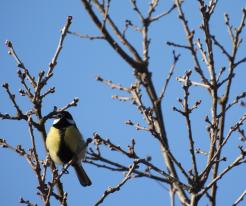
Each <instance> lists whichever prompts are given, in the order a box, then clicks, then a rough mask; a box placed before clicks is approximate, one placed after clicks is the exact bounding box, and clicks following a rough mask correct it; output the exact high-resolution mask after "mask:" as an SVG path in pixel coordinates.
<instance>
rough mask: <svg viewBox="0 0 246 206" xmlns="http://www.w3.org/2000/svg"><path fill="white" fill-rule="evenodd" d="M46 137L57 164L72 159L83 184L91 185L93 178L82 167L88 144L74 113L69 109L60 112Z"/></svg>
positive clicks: (49, 149)
mask: <svg viewBox="0 0 246 206" xmlns="http://www.w3.org/2000/svg"><path fill="white" fill-rule="evenodd" d="M54 118H55V120H54V122H53V125H52V127H51V128H50V130H49V133H48V135H47V138H46V147H47V149H48V151H49V154H50V157H51V159H52V160H53V161H54V162H55V163H57V164H67V163H68V162H70V161H71V160H72V166H73V168H74V169H75V172H76V174H77V176H78V179H79V182H80V184H81V185H83V186H89V185H91V180H90V178H89V177H88V176H87V174H86V172H85V170H84V169H83V167H82V164H81V160H82V159H84V157H85V153H86V147H87V144H86V143H85V141H84V139H83V137H82V135H81V133H80V132H79V130H78V128H77V126H76V124H75V122H74V120H73V117H72V115H71V114H70V113H69V112H67V111H62V112H59V113H58V114H57V115H55V116H54Z"/></svg>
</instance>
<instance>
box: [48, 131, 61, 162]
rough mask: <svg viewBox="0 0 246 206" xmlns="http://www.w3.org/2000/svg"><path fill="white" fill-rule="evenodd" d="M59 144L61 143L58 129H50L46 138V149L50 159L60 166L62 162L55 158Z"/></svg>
mask: <svg viewBox="0 0 246 206" xmlns="http://www.w3.org/2000/svg"><path fill="white" fill-rule="evenodd" d="M60 143H61V135H60V131H59V129H56V128H55V127H51V128H50V131H49V133H48V135H47V138H46V147H47V149H48V151H49V153H50V157H51V159H52V160H53V161H54V162H55V163H57V164H62V161H61V160H60V158H59V157H58V156H57V154H58V151H59V147H60Z"/></svg>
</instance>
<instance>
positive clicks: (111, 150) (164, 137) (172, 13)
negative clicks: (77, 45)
mask: <svg viewBox="0 0 246 206" xmlns="http://www.w3.org/2000/svg"><path fill="white" fill-rule="evenodd" d="M81 3H82V4H83V6H84V11H86V13H87V14H88V16H89V17H90V18H91V25H95V27H96V28H97V34H98V35H90V34H85V35H84V34H79V33H78V32H73V31H72V30H71V29H70V26H71V23H72V17H71V16H68V17H67V20H66V23H65V25H64V26H63V28H62V31H61V36H60V40H59V43H58V47H57V49H56V51H55V54H54V55H53V58H52V60H51V61H50V63H49V66H48V69H47V70H41V71H39V72H38V75H35V74H33V72H32V70H31V69H29V68H27V67H26V66H25V64H24V63H23V62H22V60H21V58H20V57H19V55H18V54H17V52H16V51H15V47H14V46H13V44H12V42H11V41H6V46H7V49H8V52H9V54H10V55H11V56H12V57H13V58H14V60H15V61H16V63H17V66H18V68H19V70H18V72H17V74H18V77H19V80H20V83H21V89H20V90H19V94H20V95H21V96H25V97H27V99H29V102H30V103H29V105H30V104H31V106H30V107H29V108H28V109H27V110H23V109H22V105H20V104H19V103H18V102H17V100H16V96H15V94H14V93H13V92H12V90H11V88H10V85H9V84H8V83H4V84H3V88H4V89H5V91H6V93H7V94H8V97H9V100H10V101H11V102H12V104H13V106H14V109H15V111H16V115H12V114H8V113H4V112H2V111H1V112H2V113H0V116H1V118H2V119H4V120H5V119H8V120H24V121H25V122H26V123H27V126H28V131H29V135H30V137H31V148H30V149H29V150H27V149H25V148H26V147H27V146H26V145H23V144H21V145H17V146H16V147H15V146H12V144H10V143H9V140H8V139H5V138H1V141H0V144H1V146H2V147H4V148H8V149H10V150H13V151H14V152H16V153H18V154H19V155H21V156H23V157H24V158H25V159H26V160H27V162H28V163H29V164H30V166H31V168H32V170H33V172H34V173H35V175H36V178H37V181H38V186H37V191H38V196H40V197H41V200H42V203H43V204H44V205H51V204H53V202H50V201H51V199H52V198H54V200H57V202H59V204H61V205H67V195H68V198H69V195H70V193H69V191H67V193H66V192H64V191H66V188H64V187H63V184H62V180H61V177H63V176H64V174H66V173H67V170H68V168H69V166H70V165H69V164H68V165H66V166H64V167H63V168H62V169H59V170H57V168H56V166H55V165H54V163H53V162H52V161H51V160H50V159H49V156H48V155H45V156H44V153H46V152H45V145H44V141H45V138H46V133H47V132H46V124H47V121H48V120H49V119H50V118H51V117H52V115H53V114H55V113H56V112H57V111H61V110H67V109H68V108H70V107H73V106H77V104H78V99H77V98H75V99H74V100H73V101H72V102H70V103H69V104H67V105H65V106H64V107H57V106H55V107H54V109H53V110H49V111H48V112H47V111H45V110H44V109H46V108H45V100H46V98H48V96H49V95H50V94H53V93H54V92H55V88H54V87H53V86H52V87H50V88H48V89H47V88H46V85H49V84H50V82H51V79H52V78H53V77H54V74H55V72H56V70H55V68H56V66H57V61H58V59H59V56H60V55H61V50H62V48H64V40H65V38H66V36H68V35H73V36H77V37H80V38H82V39H90V40H93V41H99V40H100V41H104V42H106V43H107V44H108V45H109V47H111V48H112V51H113V52H114V53H116V54H117V55H118V56H119V57H120V58H118V59H117V61H122V62H125V63H126V64H125V65H124V66H123V67H127V68H130V69H131V71H132V77H131V78H129V80H128V81H126V82H131V83H130V84H129V85H126V86H122V85H121V84H122V82H120V84H119V83H113V81H111V80H106V79H104V78H103V77H101V76H97V78H96V79H97V81H99V82H101V83H103V84H106V85H107V86H109V87H110V88H112V89H116V90H119V92H117V95H115V96H113V98H114V99H116V100H119V101H122V102H130V103H132V105H133V106H135V108H136V110H137V111H138V113H139V114H140V115H141V117H142V119H140V118H138V117H137V114H136V116H130V117H129V120H127V121H126V122H125V124H127V125H129V126H132V127H133V128H135V129H136V130H137V131H138V132H137V133H136V135H137V136H142V135H143V133H146V134H144V135H146V137H147V138H148V141H150V142H155V144H158V145H159V147H160V153H159V154H158V155H159V156H160V155H161V156H162V157H163V159H162V161H163V163H164V164H162V165H161V164H160V163H159V162H156V161H155V159H153V156H154V155H153V154H154V153H155V152H156V151H148V152H146V151H145V150H146V145H145V147H144V146H143V144H142V141H144V140H142V138H139V137H136V138H131V139H130V140H129V139H127V142H128V147H127V149H125V145H120V146H119V143H118V142H117V141H114V138H110V139H107V138H104V137H103V136H104V134H103V132H95V133H94V134H93V137H92V140H93V142H92V143H89V142H90V141H88V144H89V145H88V154H87V158H86V159H85V162H86V163H88V164H91V165H94V166H96V167H95V168H93V169H94V170H99V169H101V168H104V169H107V170H109V171H110V173H107V175H108V176H109V175H111V173H115V172H118V173H120V174H121V173H122V172H123V173H124V176H123V177H122V179H121V180H120V181H119V182H118V183H117V184H116V185H115V186H113V187H108V188H107V189H106V190H105V191H104V192H103V193H102V195H101V197H100V198H97V197H96V198H94V204H95V205H100V204H101V203H103V202H104V200H105V201H106V199H107V198H108V197H110V196H111V195H113V194H112V193H116V192H117V191H119V190H120V189H121V188H123V187H127V186H125V184H126V183H127V182H129V181H130V180H132V181H134V180H135V179H138V178H140V177H141V178H148V179H151V180H154V181H156V182H158V183H160V184H161V185H162V186H163V185H164V188H166V189H163V193H167V192H168V193H169V195H170V205H176V204H178V203H177V202H179V203H180V204H182V205H198V204H199V203H200V202H202V203H203V202H204V204H210V205H217V200H218V199H219V198H217V196H218V193H219V190H218V188H221V187H228V186H227V185H226V186H221V182H223V180H224V179H225V178H226V175H227V174H229V173H230V172H232V171H234V170H238V171H242V168H243V165H244V164H245V154H246V151H245V148H244V144H245V140H246V137H245V134H244V128H243V127H244V125H245V120H246V114H245V113H243V109H244V108H245V102H244V101H243V100H244V98H245V96H246V91H245V85H236V86H237V87H236V88H233V86H234V85H235V84H236V83H237V82H239V81H240V78H243V74H244V73H245V71H241V70H240V69H242V65H243V64H244V63H245V62H246V57H245V56H243V55H244V53H243V51H242V49H244V51H245V45H244V42H243V38H242V37H243V34H245V31H244V30H245V19H246V9H245V8H242V11H241V20H240V21H239V22H237V24H235V25H237V26H234V24H232V23H231V20H230V18H233V17H234V16H233V15H234V14H232V15H229V14H225V16H224V18H225V26H226V27H221V29H224V31H225V30H226V29H227V30H228V33H225V32H224V31H223V32H222V33H219V32H218V30H217V28H215V27H214V24H216V26H217V24H218V22H219V21H217V20H216V19H215V18H219V17H218V15H216V12H217V10H219V8H218V7H219V6H221V5H220V3H218V1H216V0H210V1H209V2H205V1H202V0H198V1H192V2H187V1H179V0H176V1H170V2H169V7H168V5H166V4H163V2H160V1H158V0H156V1H155V0H153V1H151V2H149V4H147V3H146V5H140V1H135V0H130V1H129V3H128V7H123V8H124V9H126V12H125V14H128V12H129V11H132V13H134V14H135V16H134V18H133V17H132V16H131V15H129V18H128V17H125V19H124V22H123V21H122V19H119V18H118V16H117V14H118V12H119V11H120V10H119V9H120V8H117V6H118V5H119V3H118V2H117V3H116V2H115V1H110V0H108V1H104V0H102V1H97V0H94V1H89V0H81ZM189 4H191V5H192V6H194V7H195V6H196V7H195V9H194V11H192V14H190V13H189V12H188V11H187V9H186V6H187V5H189ZM163 7H164V8H168V9H164V11H162V9H163ZM129 8H130V9H129ZM190 11H191V10H190ZM193 12H194V13H193ZM196 12H199V15H200V17H199V21H198V20H197V19H196V18H195V19H192V18H191V17H193V16H197V15H196ZM218 13H220V12H218ZM177 16H178V18H177ZM167 18H169V19H171V18H173V19H175V20H172V21H171V20H169V21H165V19H167ZM220 18H221V16H220ZM169 22H172V23H173V22H175V23H176V24H180V25H182V26H183V31H181V29H180V30H179V31H178V32H179V33H180V34H176V33H174V31H172V28H171V26H170V24H169ZM123 23H124V24H123ZM220 24H221V23H220ZM220 24H219V25H220ZM180 28H181V27H180ZM156 29H158V31H159V32H157V33H154V32H153V33H152V31H153V30H154V31H155V30H156ZM169 30H171V34H172V37H171V39H167V38H166V37H165V36H164V37H163V36H162V35H165V33H169V32H170V31H169ZM217 33H218V34H219V35H218V34H217ZM156 35H159V36H158V37H156ZM176 35H177V36H178V35H181V36H182V39H180V38H177V39H176ZM224 36H227V37H226V41H228V39H229V40H230V44H229V43H227V42H226V43H223V42H225V39H224ZM228 37H229V38H228ZM73 38H75V37H73ZM164 41H166V44H167V46H164V45H162V46H161V47H163V50H162V52H163V53H164V54H165V53H168V54H166V55H164V54H162V55H161V57H162V56H163V58H166V59H168V60H166V62H169V64H170V66H169V69H167V68H168V67H167V63H166V62H165V65H164V64H163V62H162V61H161V60H158V61H157V62H155V61H156V59H157V58H155V56H154V55H155V54H157V55H159V54H158V53H157V52H156V51H153V50H154V49H156V48H158V47H157V46H159V45H160V44H161V43H164ZM140 44H142V47H140ZM155 45H157V46H155ZM65 48H66V46H65ZM152 48H153V50H152ZM170 48H171V49H172V50H173V51H171V52H170ZM164 49H165V52H164ZM240 49H241V50H240ZM158 51H159V50H158ZM170 53H171V55H170ZM97 55H103V54H96V53H95V54H94V58H95V60H97V59H98V57H97ZM158 57H159V56H158ZM83 58H85V57H84V56H83ZM115 58H117V57H115ZM98 60H99V59H98ZM114 66H115V67H118V65H114ZM155 67H161V68H164V69H165V70H164V71H161V70H155ZM176 67H179V69H177V68H176ZM86 69H87V68H86ZM115 69H121V70H124V69H123V68H115ZM70 70H72V69H70ZM176 70H178V72H177V73H179V74H180V75H175V74H174V73H175V72H176ZM58 72H59V71H57V73H58ZM71 72H72V71H71ZM158 74H159V75H158ZM164 74H166V78H163V76H164ZM240 74H242V75H240ZM155 75H156V76H155ZM174 76H176V80H177V81H176V82H175V81H174V80H173V79H174V78H173V77H174ZM110 78H111V77H110ZM68 80H69V79H68V78H64V80H63V82H64V83H68V82H69V81H68ZM123 81H125V80H123ZM241 81H242V82H243V81H244V79H243V80H241ZM160 82H162V83H160ZM81 84H83V82H81ZM123 84H124V82H123ZM173 85H175V86H173ZM83 86H85V85H83ZM171 86H172V87H171ZM177 86H179V89H178V90H177ZM180 86H181V87H180ZM160 88H161V89H160ZM170 90H171V91H172V90H173V91H174V92H173V93H170ZM180 91H182V93H183V94H182V97H180V94H181V93H180ZM168 92H169V95H168ZM176 94H177V95H176ZM173 97H174V98H175V99H177V101H176V102H175V103H173V102H172V103H170V102H169V100H168V98H170V99H171V98H173ZM177 103H178V104H179V105H180V106H177ZM171 104H174V106H173V107H172V108H173V111H172V112H171V111H170V107H169V108H167V107H166V105H171ZM121 106H122V105H121ZM97 107H100V102H99V103H98V105H97ZM174 113H175V114H174ZM91 115H96V114H93V113H91ZM172 115H175V118H176V121H177V122H173V121H172V120H173V119H172V118H173V116H172ZM181 117H182V119H181ZM133 119H136V121H135V120H133ZM169 119H170V120H169ZM112 121H113V120H112ZM10 124H11V123H10ZM167 125H169V127H168V126H167ZM91 127H93V125H91ZM112 129H113V128H112ZM93 130H97V128H93ZM179 130H180V131H179ZM38 134H39V135H38ZM116 134H117V133H116ZM123 135H124V136H125V137H126V138H128V137H129V136H130V135H128V134H127V133H124V134H123ZM238 135H239V136H240V138H239V139H238V138H237V137H238ZM39 136H41V139H42V140H43V142H39V145H37V141H38V138H39ZM177 136H178V137H177ZM236 138H237V140H235V139H236ZM88 140H90V139H88ZM177 141H178V142H177ZM177 144H182V145H183V148H181V149H180V151H178V150H177V148H175V147H178V145H177ZM41 147H42V148H43V151H40V148H41ZM228 147H231V150H230V151H228V149H227V148H228ZM180 156H183V157H180ZM122 158H124V160H122ZM108 176H107V177H108ZM105 178H106V177H105ZM96 184H98V183H96ZM55 187H56V189H55ZM233 187H234V188H235V187H236V186H233ZM244 189H245V188H244ZM138 190H140V189H138ZM166 190H168V191H166ZM240 192H241V194H240ZM237 194H238V198H236V199H235V200H234V203H233V204H234V205H238V204H239V203H240V202H241V201H242V200H243V198H244V196H245V194H246V193H245V191H241V190H240V191H237ZM114 195H120V194H114ZM54 200H53V199H52V201H54ZM20 202H21V203H24V204H27V205H34V203H31V202H32V200H31V199H30V200H26V199H25V198H21V200H20Z"/></svg>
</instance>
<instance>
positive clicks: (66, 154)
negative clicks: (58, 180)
mask: <svg viewBox="0 0 246 206" xmlns="http://www.w3.org/2000/svg"><path fill="white" fill-rule="evenodd" d="M65 131H66V128H63V129H60V132H61V142H60V145H59V150H58V152H57V156H58V157H59V158H60V160H61V161H62V162H63V163H64V164H66V163H68V162H69V161H70V160H71V159H72V158H73V157H74V153H73V152H72V151H71V150H70V149H69V147H68V146H67V144H66V142H65V140H64V136H65Z"/></svg>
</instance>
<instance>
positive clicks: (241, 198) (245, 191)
mask: <svg viewBox="0 0 246 206" xmlns="http://www.w3.org/2000/svg"><path fill="white" fill-rule="evenodd" d="M245 196H246V190H244V192H243V193H242V194H241V195H240V196H239V197H238V198H237V200H236V201H235V202H234V203H233V204H232V206H237V205H238V204H239V203H240V202H242V201H243V199H244V197H245Z"/></svg>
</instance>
